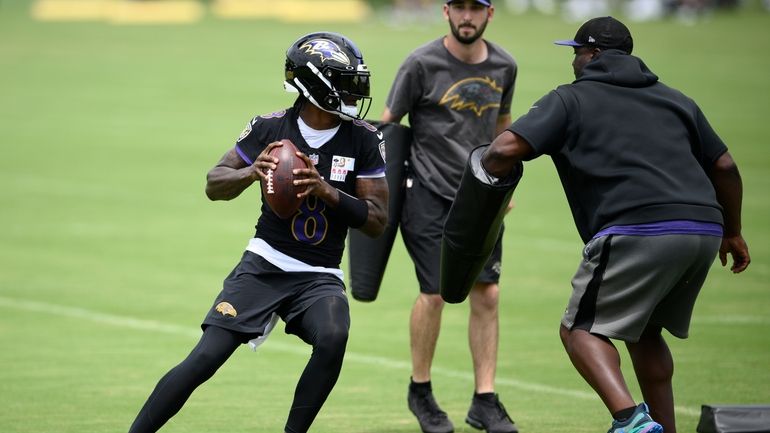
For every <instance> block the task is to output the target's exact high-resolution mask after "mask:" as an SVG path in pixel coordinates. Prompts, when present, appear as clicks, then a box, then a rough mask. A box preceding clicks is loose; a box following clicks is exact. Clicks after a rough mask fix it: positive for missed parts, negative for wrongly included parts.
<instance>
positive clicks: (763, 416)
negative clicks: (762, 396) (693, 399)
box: [696, 404, 770, 433]
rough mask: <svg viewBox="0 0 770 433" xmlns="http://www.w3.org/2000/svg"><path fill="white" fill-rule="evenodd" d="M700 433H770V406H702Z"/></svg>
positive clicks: (698, 429)
mask: <svg viewBox="0 0 770 433" xmlns="http://www.w3.org/2000/svg"><path fill="white" fill-rule="evenodd" d="M696 431H697V432H698V433H770V406H768V405H742V406H741V405H735V406H726V405H706V404H704V405H703V406H701V414H700V420H699V421H698V427H696Z"/></svg>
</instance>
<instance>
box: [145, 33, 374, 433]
mask: <svg viewBox="0 0 770 433" xmlns="http://www.w3.org/2000/svg"><path fill="white" fill-rule="evenodd" d="M369 79H370V73H369V70H368V69H367V67H366V64H365V63H364V60H363V57H362V55H361V52H360V51H359V50H358V48H357V47H356V46H355V44H354V43H353V42H352V41H351V40H350V39H348V38H346V37H344V36H342V35H340V34H336V33H329V32H320V33H312V34H308V35H305V36H303V37H301V38H300V39H298V40H297V41H296V42H294V43H293V44H292V45H291V46H290V47H289V49H288V51H287V54H286V66H285V84H284V85H285V88H286V89H287V90H289V91H293V92H297V93H298V94H299V95H298V97H297V99H296V101H295V103H294V105H293V106H292V107H290V108H287V109H285V110H280V111H277V112H274V113H270V114H265V115H260V116H256V117H254V118H253V119H252V120H251V121H249V122H248V124H247V125H246V128H245V129H244V130H243V132H242V133H241V135H240V137H238V140H237V141H236V143H235V146H234V147H233V148H231V149H230V150H228V151H227V153H225V155H224V156H223V157H222V159H221V160H220V161H219V162H218V163H217V164H216V166H215V167H214V168H212V169H211V170H210V171H209V173H208V178H207V184H206V195H207V196H208V197H209V198H210V199H211V200H231V199H233V198H235V197H238V196H239V195H240V194H241V193H242V192H243V191H244V190H245V189H246V188H248V187H249V186H251V185H252V184H253V183H254V182H261V181H265V180H266V179H267V178H266V172H267V171H268V170H271V169H275V168H276V163H278V160H277V159H275V158H273V157H271V156H269V155H268V152H269V151H270V150H271V149H273V148H274V147H276V146H280V145H281V143H279V141H280V140H282V139H289V140H291V141H292V142H293V143H294V144H295V145H296V147H297V148H298V149H299V152H298V156H300V157H301V158H303V159H304V160H305V162H306V163H307V166H308V167H309V168H306V169H295V170H294V174H295V179H294V181H293V182H294V183H295V185H304V186H306V190H305V191H304V192H303V193H300V195H301V197H302V198H303V202H302V205H301V206H300V208H299V210H298V211H297V212H296V213H295V214H294V215H292V216H291V217H289V218H285V219H284V218H280V217H279V216H278V215H276V214H275V213H273V211H272V210H271V209H270V207H269V206H268V205H267V203H266V202H265V200H264V198H262V207H261V214H260V216H259V220H258V221H257V225H256V234H255V235H254V237H253V238H252V239H250V240H249V242H248V245H247V247H246V251H245V252H244V253H243V256H242V257H241V260H240V262H239V263H238V264H237V265H236V266H235V268H234V269H233V271H232V272H231V273H230V275H228V276H227V278H226V279H225V280H224V287H223V289H222V291H221V292H220V293H219V295H218V296H217V297H216V299H215V300H214V302H213V304H212V306H211V308H210V309H209V311H208V314H207V315H206V317H205V319H204V321H203V324H202V325H201V327H202V328H203V335H202V336H201V339H200V341H199V342H198V344H197V345H196V346H195V348H194V349H193V350H192V352H191V353H190V354H189V355H188V356H187V358H186V359H185V360H184V361H182V362H181V363H180V364H179V365H177V366H176V367H174V368H173V369H171V371H169V372H168V373H167V374H166V375H165V376H163V378H161V380H160V382H159V383H158V384H157V386H156V387H155V390H154V391H153V392H152V394H151V395H150V397H149V398H148V399H147V402H146V403H145V404H144V407H142V409H141V411H140V412H139V414H138V415H137V417H136V420H135V421H134V423H133V425H132V426H131V429H130V432H131V433H140V432H141V433H145V432H154V431H157V430H158V429H159V428H161V426H163V424H165V423H166V421H168V420H169V419H170V418H171V417H172V416H174V414H176V413H177V412H178V411H179V410H180V409H181V407H182V405H184V403H185V401H186V400H187V398H188V397H189V396H190V395H191V394H192V392H193V391H194V390H195V389H196V388H197V387H198V386H199V385H201V384H202V383H203V382H205V381H206V380H208V379H209V378H210V377H211V376H212V375H213V374H214V373H215V372H216V371H217V369H218V368H219V367H220V366H221V365H222V364H223V363H224V362H225V361H226V360H227V359H228V358H229V357H230V355H231V354H232V353H233V352H234V351H235V349H236V348H238V346H240V345H241V344H244V343H249V342H252V345H253V346H254V347H255V346H256V345H257V344H260V343H261V342H262V340H263V339H264V336H265V335H266V334H267V332H269V330H270V329H271V328H272V326H273V325H274V324H275V320H276V318H277V317H280V318H281V319H282V320H283V321H284V322H285V323H286V326H285V330H286V333H289V334H294V335H296V336H298V337H299V338H300V339H302V340H303V341H304V342H305V343H307V344H309V345H311V346H312V347H313V351H312V355H311V356H310V359H309V361H308V363H307V366H306V367H305V370H304V372H303V373H302V375H301V377H300V378H299V382H298V383H297V386H296V390H295V393H294V401H293V403H292V406H291V409H290V411H289V415H288V420H287V421H286V425H285V432H287V433H304V432H306V431H307V430H308V429H309V427H310V425H311V423H312V422H313V420H314V419H315V417H316V415H317V414H318V412H319V410H320V409H321V406H322V405H323V403H324V401H325V400H326V398H327V396H328V395H329V393H330V392H331V390H332V388H333V387H334V384H335V383H336V381H337V377H338V376H339V373H340V370H341V368H342V360H343V356H344V354H345V347H346V343H347V339H348V328H349V326H350V313H349V307H348V301H347V298H346V294H345V285H344V283H343V275H342V271H341V270H340V261H341V259H342V252H343V249H344V247H345V237H346V234H347V231H348V228H349V227H354V228H358V229H359V230H361V231H362V232H364V233H366V234H367V235H370V236H377V235H379V234H380V233H381V232H382V231H383V229H384V227H385V224H386V219H387V201H388V188H387V183H386V181H385V161H384V158H385V156H384V153H383V149H384V142H383V141H382V137H381V135H380V134H378V132H377V129H376V128H374V127H373V126H371V125H369V124H368V123H366V122H365V121H363V120H362V119H363V118H364V116H365V115H366V112H367V110H368V108H369V105H370V103H371V98H370V96H369ZM268 398H269V397H268ZM233 415H234V416H239V415H240V414H233Z"/></svg>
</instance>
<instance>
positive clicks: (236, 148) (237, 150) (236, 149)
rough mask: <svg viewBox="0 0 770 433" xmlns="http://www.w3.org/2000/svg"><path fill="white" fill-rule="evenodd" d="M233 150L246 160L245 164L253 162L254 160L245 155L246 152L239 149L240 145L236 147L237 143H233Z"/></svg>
mask: <svg viewBox="0 0 770 433" xmlns="http://www.w3.org/2000/svg"><path fill="white" fill-rule="evenodd" d="M235 151H236V152H238V155H240V156H241V158H243V160H244V161H246V164H249V165H251V164H254V161H252V160H251V159H250V158H249V157H248V156H246V154H245V153H243V151H242V150H241V148H240V147H238V145H237V144H236V145H235Z"/></svg>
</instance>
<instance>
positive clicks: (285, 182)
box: [262, 139, 307, 219]
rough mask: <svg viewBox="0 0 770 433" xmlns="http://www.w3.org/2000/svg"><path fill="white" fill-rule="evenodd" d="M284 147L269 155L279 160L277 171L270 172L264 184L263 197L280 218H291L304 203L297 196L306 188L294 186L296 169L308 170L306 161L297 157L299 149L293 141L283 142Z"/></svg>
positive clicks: (272, 151) (285, 140)
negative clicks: (293, 171)
mask: <svg viewBox="0 0 770 433" xmlns="http://www.w3.org/2000/svg"><path fill="white" fill-rule="evenodd" d="M281 143H283V146H279V147H275V148H273V149H272V150H271V151H270V153H269V155H270V156H273V157H275V158H278V164H276V165H277V167H276V168H275V170H268V172H267V173H266V174H267V180H266V181H264V182H262V196H263V197H264V198H265V201H266V202H267V205H268V206H270V209H272V210H273V212H274V213H275V214H276V215H278V217H280V218H283V219H286V218H291V217H292V216H293V215H294V214H295V213H296V212H297V209H299V206H300V204H301V203H302V199H301V198H297V194H298V193H301V192H304V191H305V189H306V187H305V186H294V184H293V180H294V174H293V173H292V170H294V169H295V168H307V164H305V161H304V160H303V159H302V158H300V157H299V156H297V153H296V152H297V147H296V146H294V143H292V142H291V140H287V139H284V140H281Z"/></svg>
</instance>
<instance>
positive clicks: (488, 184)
mask: <svg viewBox="0 0 770 433" xmlns="http://www.w3.org/2000/svg"><path fill="white" fill-rule="evenodd" d="M487 147H489V145H488V144H486V145H483V146H479V147H477V148H475V149H474V150H473V151H472V152H471V154H470V157H469V158H468V163H467V165H466V166H465V171H464V172H463V177H462V179H461V180H460V188H459V189H458V190H457V194H456V195H455V200H454V202H453V203H452V207H451V208H450V209H449V214H448V215H447V219H446V222H445V223H444V235H443V237H442V240H441V282H440V284H441V285H440V287H441V297H442V298H443V299H444V301H446V302H448V303H451V304H457V303H460V302H462V301H464V300H465V298H466V297H467V296H468V293H470V291H471V287H473V284H474V283H475V281H476V278H478V276H479V273H481V270H482V269H483V268H484V264H485V263H486V262H487V260H489V256H490V255H491V254H492V250H493V249H494V247H495V243H496V242H497V238H498V236H499V235H500V228H501V227H502V225H503V217H504V216H505V212H506V210H507V207H508V203H510V201H511V196H512V195H513V191H514V189H516V185H518V184H519V180H521V175H522V173H523V171H524V165H523V164H522V163H521V162H519V164H518V165H517V166H516V167H515V168H514V170H513V171H512V172H511V173H510V174H509V175H508V176H507V177H505V178H502V179H497V178H495V177H493V176H491V175H489V174H488V173H486V171H485V170H484V167H482V166H481V157H482V156H483V155H484V152H485V151H486V148H487Z"/></svg>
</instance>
